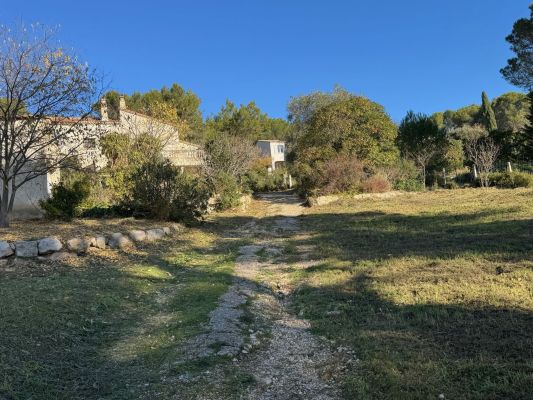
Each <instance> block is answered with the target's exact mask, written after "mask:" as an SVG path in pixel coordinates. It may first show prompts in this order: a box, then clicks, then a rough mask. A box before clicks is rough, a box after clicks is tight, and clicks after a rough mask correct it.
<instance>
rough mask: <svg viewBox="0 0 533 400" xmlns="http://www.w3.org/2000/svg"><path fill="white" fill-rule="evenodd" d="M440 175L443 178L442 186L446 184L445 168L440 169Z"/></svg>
mask: <svg viewBox="0 0 533 400" xmlns="http://www.w3.org/2000/svg"><path fill="white" fill-rule="evenodd" d="M442 176H443V178H444V186H446V168H443V169H442Z"/></svg>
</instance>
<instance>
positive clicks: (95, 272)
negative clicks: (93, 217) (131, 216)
mask: <svg viewBox="0 0 533 400" xmlns="http://www.w3.org/2000/svg"><path fill="white" fill-rule="evenodd" d="M58 234H59V235H61V232H58ZM215 240H217V237H216V235H214V234H209V233H205V232H201V231H199V230H190V231H187V232H186V233H182V234H180V235H179V237H174V238H168V239H165V240H163V241H161V242H158V243H157V244H147V245H145V246H142V247H141V248H139V249H138V250H134V251H132V252H129V253H121V252H111V251H107V252H98V251H97V250H95V252H94V253H93V254H91V255H90V256H87V257H83V258H78V259H76V260H74V261H72V262H66V263H65V264H50V263H38V264H32V263H17V264H16V265H15V266H13V267H10V268H5V267H3V268H2V269H1V270H0V293H1V301H0V321H1V323H0V398H6V399H29V398H31V399H97V398H106V399H131V398H154V397H162V398H170V397H172V396H176V395H184V394H185V395H187V394H186V393H187V392H188V390H191V391H194V390H195V389H194V385H183V384H180V382H179V381H176V376H177V373H176V370H175V366H174V363H175V361H176V360H178V359H179V353H180V346H181V345H182V344H183V343H184V341H185V340H186V339H187V338H188V337H190V336H192V335H194V334H196V333H197V332H198V331H199V330H200V329H201V325H202V323H204V322H205V321H206V320H207V318H208V313H209V311H211V310H212V309H213V308H214V307H215V306H216V302H217V299H218V297H219V296H220V295H221V294H222V293H224V292H225V291H226V289H227V287H228V285H229V284H230V282H231V272H232V268H233V259H234V255H233V254H234V253H233V251H232V249H231V248H230V247H222V248H217V249H215V248H213V247H212V245H213V243H214V241H215ZM191 396H192V395H191ZM190 398H194V397H190Z"/></svg>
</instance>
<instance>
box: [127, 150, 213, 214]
mask: <svg viewBox="0 0 533 400" xmlns="http://www.w3.org/2000/svg"><path fill="white" fill-rule="evenodd" d="M132 182H133V188H132V191H131V196H129V197H127V198H126V199H125V201H124V205H125V206H126V207H130V208H131V209H132V210H133V212H134V214H136V215H143V216H146V217H150V218H155V219H163V220H166V219H173V220H183V219H192V218H198V217H200V216H201V215H203V214H205V212H207V205H208V200H209V191H208V190H207V187H206V185H205V184H203V183H202V182H200V181H199V180H197V179H195V178H193V177H190V176H188V175H187V174H182V173H181V172H180V170H179V168H178V167H176V166H174V165H173V164H172V163H171V162H170V161H168V160H156V161H149V162H147V163H145V164H143V165H142V166H141V167H140V168H138V169H137V171H136V172H135V173H134V174H133V175H132Z"/></svg>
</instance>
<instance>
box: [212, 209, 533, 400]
mask: <svg viewBox="0 0 533 400" xmlns="http://www.w3.org/2000/svg"><path fill="white" fill-rule="evenodd" d="M516 211H517V209H516V208H512V207H511V208H507V209H503V210H502V209H499V210H483V211H480V212H473V213H457V214H449V213H438V214H432V215H429V214H428V215H424V214H422V215H403V214H398V213H383V212H379V211H372V212H360V213H349V212H342V213H324V214H310V215H303V216H301V217H298V219H299V221H300V227H301V231H300V232H298V234H299V235H298V236H295V235H294V233H291V232H282V231H276V220H278V219H279V218H284V217H281V216H280V217H276V216H274V217H268V218H264V219H262V220H261V224H262V225H265V226H270V227H271V233H272V235H276V234H277V235H282V236H283V235H284V236H286V238H287V242H288V243H287V247H288V248H290V249H293V250H292V251H295V252H297V248H298V247H307V248H309V247H311V248H313V247H314V249H315V250H314V254H312V255H311V258H314V259H316V260H318V262H317V263H316V264H314V265H310V266H309V267H308V268H307V269H304V270H302V269H298V268H295V271H296V272H295V274H296V278H295V279H296V281H297V283H298V288H297V290H296V291H295V292H294V294H293V295H292V304H293V307H294V312H295V313H298V312H303V315H304V316H305V317H306V318H308V319H309V320H310V321H311V323H312V326H313V329H314V331H315V332H316V333H317V334H319V335H324V336H326V337H328V338H330V339H333V340H335V341H336V342H337V343H342V344H347V345H349V346H351V347H352V348H353V349H354V350H355V351H356V354H357V356H358V357H359V358H360V360H361V361H360V363H359V364H357V365H356V366H355V367H354V368H353V370H352V371H351V372H350V373H349V374H348V377H347V379H346V385H345V389H346V397H347V398H365V399H366V398H372V399H374V398H375V399H428V398H437V397H438V395H439V394H441V393H443V394H445V396H446V398H453V399H511V398H512V399H529V398H531V397H530V396H531V390H530V388H531V387H533V312H532V310H531V308H530V304H531V299H527V296H528V293H529V295H531V291H530V290H529V291H528V290H527V287H525V288H524V282H525V284H526V285H527V282H531V272H532V270H533V262H532V261H533V220H532V219H520V218H516V219H515V217H514V216H515V213H516ZM219 223H220V224H221V225H224V226H242V225H243V224H244V223H245V220H244V219H241V218H240V217H231V218H221V220H220V221H219ZM524 296H525V297H526V298H524ZM331 311H334V312H333V313H332V312H331Z"/></svg>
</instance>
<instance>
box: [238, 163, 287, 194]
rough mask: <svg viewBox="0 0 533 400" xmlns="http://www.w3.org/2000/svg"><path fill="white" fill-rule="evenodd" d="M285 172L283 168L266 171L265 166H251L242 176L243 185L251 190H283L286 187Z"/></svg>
mask: <svg viewBox="0 0 533 400" xmlns="http://www.w3.org/2000/svg"><path fill="white" fill-rule="evenodd" d="M286 174H287V172H286V171H285V170H284V169H276V170H275V171H272V172H271V173H268V170H267V169H266V168H261V169H256V168H253V169H252V170H250V171H248V173H247V174H246V175H245V176H244V177H243V185H244V187H245V188H247V189H249V190H250V191H252V192H274V191H278V190H285V189H287V188H288V185H287V182H286V178H285V176H286Z"/></svg>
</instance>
